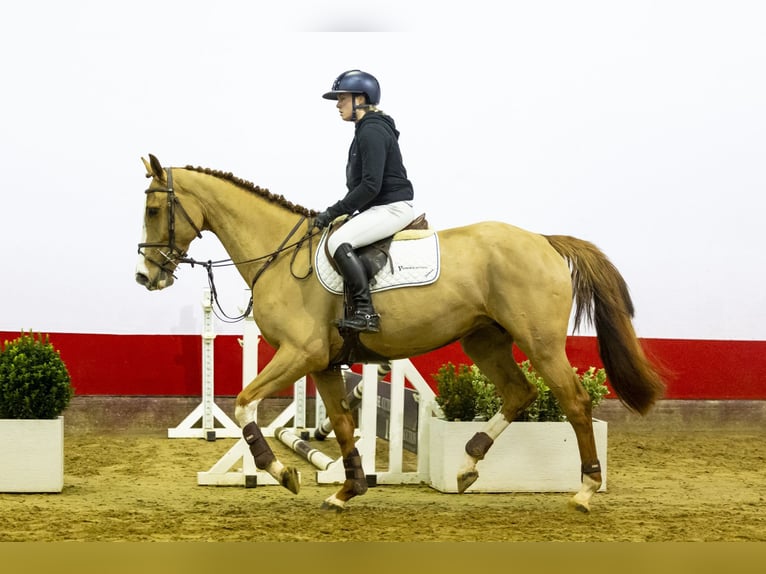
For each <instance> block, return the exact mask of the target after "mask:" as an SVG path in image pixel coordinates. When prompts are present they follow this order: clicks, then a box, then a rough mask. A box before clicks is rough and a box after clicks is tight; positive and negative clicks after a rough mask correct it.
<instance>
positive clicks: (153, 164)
mask: <svg viewBox="0 0 766 574" xmlns="http://www.w3.org/2000/svg"><path fill="white" fill-rule="evenodd" d="M141 161H142V162H144V167H146V177H154V178H156V179H158V180H160V181H162V180H164V179H165V171H164V170H163V169H162V165H161V164H160V160H158V159H157V157H156V156H154V155H152V154H149V161H146V160H145V159H144V158H143V157H142V158H141Z"/></svg>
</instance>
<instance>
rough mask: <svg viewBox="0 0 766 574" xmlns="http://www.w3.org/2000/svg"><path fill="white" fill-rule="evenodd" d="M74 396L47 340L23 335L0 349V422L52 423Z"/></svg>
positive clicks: (4, 344)
mask: <svg viewBox="0 0 766 574" xmlns="http://www.w3.org/2000/svg"><path fill="white" fill-rule="evenodd" d="M73 395H74V389H73V388H72V384H71V380H70V378H69V372H68V371H67V368H66V365H64V362H63V361H62V360H61V356H60V355H59V352H58V351H57V350H56V349H54V348H53V345H51V343H50V341H49V340H48V336H47V335H46V336H45V337H44V338H43V337H42V336H37V337H35V335H34V334H32V333H23V332H22V334H21V336H20V337H18V338H17V339H14V340H13V341H10V342H8V341H5V342H4V343H3V347H2V348H1V349H0V418H3V419H54V418H56V417H58V416H59V415H61V413H62V412H64V409H66V407H67V406H68V405H69V401H70V400H71V398H72V396H73Z"/></svg>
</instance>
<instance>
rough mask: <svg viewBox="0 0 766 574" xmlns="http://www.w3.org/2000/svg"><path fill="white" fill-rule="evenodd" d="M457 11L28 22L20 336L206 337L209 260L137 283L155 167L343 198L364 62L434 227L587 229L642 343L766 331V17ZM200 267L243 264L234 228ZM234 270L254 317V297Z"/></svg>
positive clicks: (322, 6) (16, 318) (151, 5)
mask: <svg viewBox="0 0 766 574" xmlns="http://www.w3.org/2000/svg"><path fill="white" fill-rule="evenodd" d="M421 4H423V6H421ZM439 6H440V8H439V9H438V10H437V11H434V10H433V9H432V8H429V7H428V5H427V3H416V2H404V1H387V2H383V3H380V2H379V3H366V4H359V3H350V2H340V1H338V2H329V1H328V2H320V1H313V2H311V1H308V0H307V1H304V2H249V1H239V2H237V1H225V0H224V1H221V2H215V3H211V2H201V1H196V0H195V1H172V2H171V1H168V2H157V1H152V2H149V1H145V0H132V1H129V2H116V1H115V2H97V1H86V0H70V1H69V2H54V1H52V0H51V1H34V0H32V1H26V2H14V3H11V4H9V5H6V6H4V7H3V9H2V16H1V17H0V54H1V55H0V78H2V89H0V172H1V173H2V179H1V180H0V182H1V183H0V185H1V187H0V193H1V194H2V201H1V202H0V213H2V218H1V221H2V231H3V233H2V238H3V242H2V247H0V254H1V257H0V262H1V263H2V271H0V273H1V274H2V280H0V330H19V329H30V328H32V329H35V330H37V331H48V332H82V333H91V332H92V333H116V334H119V333H198V332H199V331H200V328H201V316H202V311H201V307H200V300H201V295H202V289H203V288H204V287H205V286H206V285H207V280H206V275H205V272H204V270H202V269H199V268H196V269H189V268H184V269H183V270H181V271H180V273H179V281H177V282H176V285H175V286H174V287H173V288H171V289H169V290H167V291H165V292H159V293H149V292H147V291H145V290H144V289H143V288H141V287H139V286H138V285H137V284H136V283H135V282H134V280H133V271H134V265H135V261H136V254H135V253H136V244H137V242H138V241H139V235H140V229H141V217H142V212H143V202H144V193H143V190H144V188H145V186H146V180H145V179H144V169H143V166H142V164H141V161H140V157H141V156H146V155H147V154H148V153H153V154H155V155H157V156H158V157H159V159H160V160H161V161H162V162H163V163H164V164H167V165H185V164H194V165H201V166H204V167H211V168H215V169H221V170H225V171H231V172H233V173H234V174H236V175H238V176H240V177H242V178H245V179H248V180H250V181H253V182H254V183H256V184H258V185H261V186H263V187H268V188H269V189H271V190H272V191H274V192H276V193H281V194H283V195H285V196H286V197H287V198H288V199H290V200H292V201H294V202H296V203H299V204H302V205H305V206H306V207H309V208H316V209H321V208H324V207H325V206H326V205H328V204H329V203H331V202H333V201H335V200H336V199H337V198H338V197H339V196H340V195H341V194H343V193H344V191H345V188H344V167H345V165H344V164H345V155H346V150H347V146H348V143H349V141H350V139H351V137H352V126H351V125H350V124H345V123H343V122H342V121H340V120H339V119H338V116H337V112H336V110H335V108H334V106H333V103H331V102H328V101H326V100H323V99H321V97H320V96H321V94H322V93H323V92H324V91H326V90H327V89H329V87H330V84H331V83H332V80H333V79H334V78H335V76H336V75H337V74H339V73H340V72H342V71H343V70H346V69H349V68H354V67H360V68H362V69H365V70H367V71H369V72H371V73H373V74H375V75H376V76H377V77H378V79H379V80H380V82H381V84H382V91H383V98H382V103H381V107H382V108H383V109H384V110H385V111H387V112H388V113H390V114H391V115H392V116H394V118H395V119H396V121H397V123H398V125H399V127H400V129H401V131H402V136H401V146H402V149H403V153H404V156H405V163H406V165H407V168H408V170H409V173H410V176H411V179H412V180H413V182H414V185H415V188H416V199H417V201H418V204H419V207H420V208H421V210H424V211H426V212H427V213H428V216H429V219H430V221H431V223H432V224H433V225H434V226H436V227H439V228H443V227H450V226H456V225H462V224H466V223H471V222H474V221H478V220H483V219H502V220H505V221H508V222H510V223H514V224H516V225H519V226H521V227H525V228H528V229H531V230H534V231H539V232H542V233H562V234H572V235H577V236H580V237H582V238H584V239H589V240H591V241H593V242H595V243H596V244H597V245H599V246H600V247H601V248H602V249H603V250H604V251H605V252H606V253H607V254H608V255H609V256H610V258H611V259H612V260H613V261H614V263H615V264H616V265H617V266H618V268H619V269H620V270H621V271H622V273H623V274H624V275H625V278H626V279H627V281H628V284H629V285H630V287H631V291H632V294H633V297H634V300H635V303H636V307H637V317H636V327H637V330H638V332H639V335H641V336H645V337H663V338H697V339H705V338H709V339H752V340H760V339H765V338H766V321H764V319H766V312H765V309H766V295H764V293H766V287H764V285H765V284H766V272H765V271H764V265H763V264H764V255H763V253H764V252H763V247H762V238H761V236H762V233H763V228H764V190H765V189H766V165H765V164H766V162H765V161H764V158H766V74H765V73H764V58H765V56H766V34H764V30H766V4H764V3H762V2H759V1H758V0H753V1H750V2H747V1H741V0H726V1H718V2H713V1H694V0H688V1H685V0H666V1H662V2H650V1H648V0H647V1H640V2H615V1H608V0H605V1H578V2H571V1H566V0H561V1H553V0H544V1H535V2H532V1H529V2H503V3H500V2H490V1H485V0H480V1H476V0H475V1H473V2H470V3H468V2H465V3H459V4H457V5H454V4H453V5H452V6H450V5H449V4H440V5H439ZM501 7H502V11H501ZM191 254H192V255H193V256H194V257H196V258H198V259H218V258H224V257H225V254H224V253H223V251H222V249H221V247H220V245H219V244H218V242H217V240H216V239H215V238H213V237H206V238H204V239H203V240H198V242H197V243H195V244H193V246H192V250H191ZM216 279H217V283H218V287H219V291H220V295H221V300H222V303H223V305H224V307H225V308H227V311H229V312H230V313H235V312H236V311H237V309H238V307H241V306H242V305H243V304H244V302H245V300H246V296H245V291H244V288H245V286H244V283H243V282H242V280H241V279H240V278H239V277H238V276H237V275H236V273H235V272H234V271H233V270H232V271H231V272H227V271H221V272H218V273H217V275H216ZM218 332H233V333H239V332H241V324H239V325H234V326H228V325H220V324H219V325H218Z"/></svg>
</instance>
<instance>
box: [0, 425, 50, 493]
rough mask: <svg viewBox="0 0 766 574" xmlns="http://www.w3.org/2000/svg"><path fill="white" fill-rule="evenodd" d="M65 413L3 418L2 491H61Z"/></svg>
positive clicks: (0, 438)
mask: <svg viewBox="0 0 766 574" xmlns="http://www.w3.org/2000/svg"><path fill="white" fill-rule="evenodd" d="M63 488H64V417H58V418H55V419H0V492H61V490H62V489H63Z"/></svg>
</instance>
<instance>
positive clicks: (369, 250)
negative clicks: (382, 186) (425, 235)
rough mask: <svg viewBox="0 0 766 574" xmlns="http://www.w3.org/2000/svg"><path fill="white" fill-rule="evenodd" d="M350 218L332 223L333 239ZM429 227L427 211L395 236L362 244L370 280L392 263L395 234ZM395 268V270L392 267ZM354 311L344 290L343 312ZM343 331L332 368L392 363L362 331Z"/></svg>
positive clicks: (359, 252) (362, 257) (346, 314)
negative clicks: (367, 342) (370, 345)
mask: <svg viewBox="0 0 766 574" xmlns="http://www.w3.org/2000/svg"><path fill="white" fill-rule="evenodd" d="M346 221H348V218H346V219H342V220H340V221H339V222H338V223H332V224H331V225H330V228H329V229H328V231H327V237H328V238H329V237H330V235H332V234H333V233H334V232H335V231H337V230H338V229H340V228H341V227H342V226H343V224H344V223H345V222H346ZM426 229H429V227H428V220H427V219H426V215H425V213H422V214H420V215H419V216H418V217H416V218H415V219H413V220H412V222H410V224H409V225H407V226H406V227H405V228H404V229H402V230H401V231H399V232H397V233H396V234H394V235H391V236H389V237H385V238H383V239H381V240H379V241H376V242H374V243H371V244H369V245H365V246H364V247H360V248H359V249H356V250H355V251H356V254H357V256H358V257H359V259H360V260H361V261H362V264H363V265H364V268H365V271H366V272H367V277H368V280H370V279H372V278H373V277H375V275H376V274H377V273H378V271H380V270H381V269H383V267H384V266H385V265H386V264H389V265H392V263H391V253H390V248H391V243H392V242H393V240H394V236H395V235H397V234H399V233H402V232H405V233H406V232H408V231H413V230H414V231H419V230H426ZM327 243H328V242H327V241H325V242H324V250H325V255H326V256H327V260H328V261H329V262H330V264H331V265H332V267H333V268H334V269H335V271H337V272H340V271H339V270H338V268H337V266H336V265H335V260H334V259H333V257H332V255H331V254H330V250H329V249H328V247H327ZM392 270H393V269H392ZM351 313H353V305H352V303H351V298H350V296H349V293H348V291H347V290H346V289H345V288H344V290H343V314H344V317H345V318H348V317H349V316H350V315H351ZM340 334H341V336H342V337H343V347H342V348H341V350H340V352H339V353H338V354H337V355H336V356H335V357H333V358H332V359H330V366H331V367H336V368H337V367H340V366H341V365H353V364H354V363H378V364H381V363H388V362H389V360H390V357H384V356H383V355H380V354H379V353H376V352H375V351H373V350H371V349H369V348H367V347H366V346H365V345H364V344H363V343H362V342H361V341H360V340H359V332H357V331H351V330H348V329H341V330H340Z"/></svg>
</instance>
